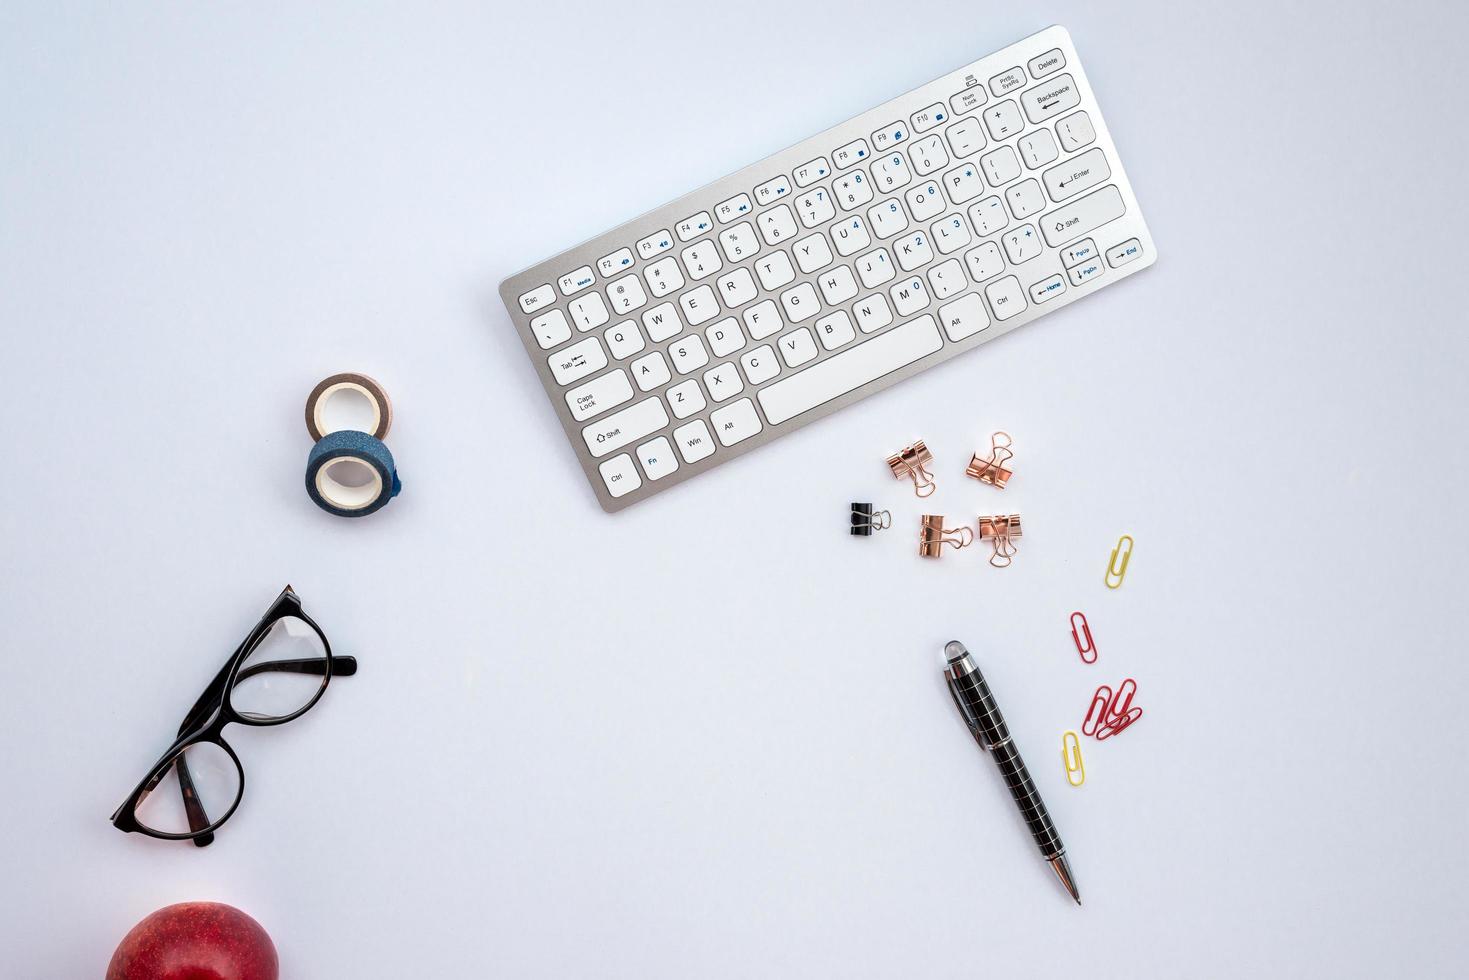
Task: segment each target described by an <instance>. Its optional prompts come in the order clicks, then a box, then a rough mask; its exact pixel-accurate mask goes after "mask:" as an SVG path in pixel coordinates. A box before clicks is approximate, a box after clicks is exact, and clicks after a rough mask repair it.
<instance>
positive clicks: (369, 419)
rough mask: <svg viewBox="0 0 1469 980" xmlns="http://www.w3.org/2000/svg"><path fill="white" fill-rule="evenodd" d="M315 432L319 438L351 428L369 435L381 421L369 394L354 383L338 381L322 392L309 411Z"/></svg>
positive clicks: (374, 400) (370, 393) (377, 409)
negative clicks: (313, 421)
mask: <svg viewBox="0 0 1469 980" xmlns="http://www.w3.org/2000/svg"><path fill="white" fill-rule="evenodd" d="M311 416H312V418H313V419H314V420H315V422H316V431H317V432H320V433H321V434H322V435H327V434H328V433H331V432H341V431H342V430H344V429H351V430H353V431H356V432H366V433H368V434H369V435H371V434H372V433H374V432H376V431H377V427H378V425H379V424H380V423H381V422H382V420H383V414H382V411H381V410H380V409H379V408H378V404H377V399H376V398H373V397H372V392H370V391H368V390H367V389H366V388H364V387H362V386H361V385H360V384H357V383H356V382H355V381H339V382H337V383H336V384H334V385H332V386H331V387H329V388H327V389H326V390H325V391H323V392H322V393H321V397H320V398H318V399H316V406H315V408H313V409H312V412H311Z"/></svg>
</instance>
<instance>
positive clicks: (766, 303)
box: [740, 299, 784, 340]
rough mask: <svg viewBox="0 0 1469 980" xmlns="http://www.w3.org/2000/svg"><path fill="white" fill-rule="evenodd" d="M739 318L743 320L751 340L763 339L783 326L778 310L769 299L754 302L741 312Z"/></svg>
mask: <svg viewBox="0 0 1469 980" xmlns="http://www.w3.org/2000/svg"><path fill="white" fill-rule="evenodd" d="M740 318H741V319H742V320H744V321H745V329H746V330H748V331H749V332H750V339H751V340H764V339H765V338H766V337H769V336H770V335H771V334H773V333H775V332H776V331H777V330H779V329H780V328H781V327H782V326H784V323H783V322H782V321H781V318H780V310H778V309H776V307H775V301H774V300H769V299H767V300H762V301H761V302H759V303H756V304H755V305H754V306H752V307H750V308H749V309H748V310H746V311H745V312H743V313H741V314H740Z"/></svg>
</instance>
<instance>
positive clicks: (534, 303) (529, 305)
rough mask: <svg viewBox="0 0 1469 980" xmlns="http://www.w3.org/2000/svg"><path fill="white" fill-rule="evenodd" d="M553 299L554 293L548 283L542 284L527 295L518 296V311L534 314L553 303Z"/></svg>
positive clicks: (554, 297)
mask: <svg viewBox="0 0 1469 980" xmlns="http://www.w3.org/2000/svg"><path fill="white" fill-rule="evenodd" d="M555 299H556V291H555V290H554V289H552V288H551V284H550V283H549V282H548V283H544V284H543V285H540V286H537V287H536V288H535V289H532V290H531V291H530V292H528V293H521V294H520V309H521V311H522V312H525V313H534V312H535V311H536V310H539V309H540V308H541V307H543V306H545V305H546V304H547V303H551V302H554V301H555Z"/></svg>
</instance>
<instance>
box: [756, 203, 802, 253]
mask: <svg viewBox="0 0 1469 980" xmlns="http://www.w3.org/2000/svg"><path fill="white" fill-rule="evenodd" d="M755 222H756V224H758V225H759V226H760V235H761V237H763V238H764V239H765V244H767V245H774V244H775V243H776V242H780V241H784V240H785V239H787V238H791V237H794V236H795V234H796V232H797V231H798V229H797V228H796V216H795V215H793V214H791V209H790V208H789V207H788V206H786V205H784V204H782V205H781V206H780V207H777V208H771V209H770V210H769V211H763V212H761V214H760V217H758V218H756V219H755Z"/></svg>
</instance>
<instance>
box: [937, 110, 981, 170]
mask: <svg viewBox="0 0 1469 980" xmlns="http://www.w3.org/2000/svg"><path fill="white" fill-rule="evenodd" d="M944 136H946V137H947V138H948V140H949V149H951V150H953V151H954V156H956V157H959V158H960V159H962V158H964V157H967V156H969V155H970V154H971V153H978V152H979V151H980V150H982V149H984V142H985V141H984V129H983V128H981V127H980V125H979V120H978V119H976V118H974V117H973V116H970V117H969V118H968V119H961V120H959V121H958V122H956V123H954V125H952V126H950V127H949V128H948V129H946V130H944Z"/></svg>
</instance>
